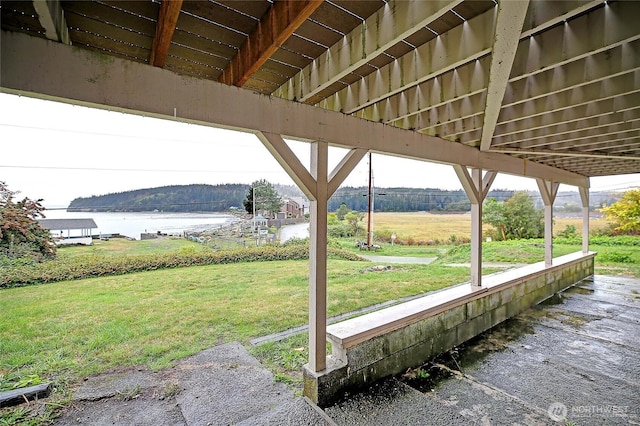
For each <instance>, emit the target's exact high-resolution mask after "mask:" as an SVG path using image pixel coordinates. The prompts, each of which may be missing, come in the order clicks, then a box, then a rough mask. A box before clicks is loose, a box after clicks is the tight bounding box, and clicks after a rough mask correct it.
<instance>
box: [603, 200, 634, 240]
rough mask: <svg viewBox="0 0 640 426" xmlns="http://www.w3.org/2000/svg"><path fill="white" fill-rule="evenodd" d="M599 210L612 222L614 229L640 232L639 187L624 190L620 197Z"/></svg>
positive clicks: (631, 232) (627, 232)
mask: <svg viewBox="0 0 640 426" xmlns="http://www.w3.org/2000/svg"><path fill="white" fill-rule="evenodd" d="M601 211H602V212H603V213H604V214H605V215H606V216H607V219H609V220H611V221H612V222H614V224H615V225H614V226H615V230H616V231H618V232H621V233H626V234H640V189H633V190H631V191H627V192H625V193H624V194H623V195H622V198H621V199H619V200H618V201H616V202H615V203H613V204H611V205H610V206H609V207H603V208H602V209H601Z"/></svg>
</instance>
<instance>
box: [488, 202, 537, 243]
mask: <svg viewBox="0 0 640 426" xmlns="http://www.w3.org/2000/svg"><path fill="white" fill-rule="evenodd" d="M482 219H483V221H484V222H486V223H488V224H490V225H492V226H493V227H494V228H496V229H497V230H498V231H499V235H498V237H500V238H501V239H503V240H511V239H520V238H540V237H542V236H543V235H544V213H543V211H542V210H536V208H535V205H534V204H533V199H532V198H531V196H530V195H529V194H527V193H526V192H516V193H515V194H513V195H512V196H511V198H509V199H508V200H507V201H505V202H502V203H501V202H498V201H497V200H496V199H494V198H489V199H487V201H486V202H485V204H484V207H483V211H482Z"/></svg>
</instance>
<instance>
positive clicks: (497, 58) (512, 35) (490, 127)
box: [480, 0, 529, 151]
mask: <svg viewBox="0 0 640 426" xmlns="http://www.w3.org/2000/svg"><path fill="white" fill-rule="evenodd" d="M528 7H529V1H525V0H518V1H501V2H500V3H499V4H498V18H497V20H496V29H495V38H494V42H493V49H492V51H491V69H490V71H489V87H488V88H487V104H486V107H485V109H484V124H483V126H482V139H481V141H480V149H481V150H482V151H486V150H488V149H489V147H490V146H491V139H492V138H493V132H494V130H495V128H496V124H497V123H498V114H500V108H501V106H502V99H503V97H504V92H505V90H506V88H507V83H508V82H509V75H510V74H511V66H512V65H513V60H514V58H515V56H516V51H517V50H518V43H519V42H520V40H519V35H520V33H521V32H522V24H523V22H524V18H525V15H526V13H527V9H528Z"/></svg>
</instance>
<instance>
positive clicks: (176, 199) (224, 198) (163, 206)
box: [67, 184, 249, 212]
mask: <svg viewBox="0 0 640 426" xmlns="http://www.w3.org/2000/svg"><path fill="white" fill-rule="evenodd" d="M248 188H249V185H243V184H224V185H173V186H162V187H159V188H147V189H138V190H135V191H125V192H118V193H113V194H106V195H98V196H92V197H86V198H76V199H75V200H73V201H72V202H71V204H69V207H68V209H67V210H68V211H96V212H113V211H127V212H141V211H154V210H158V211H165V212H218V211H225V210H229V208H230V207H237V208H240V209H241V208H242V200H243V199H244V197H245V196H246V194H247V190H248Z"/></svg>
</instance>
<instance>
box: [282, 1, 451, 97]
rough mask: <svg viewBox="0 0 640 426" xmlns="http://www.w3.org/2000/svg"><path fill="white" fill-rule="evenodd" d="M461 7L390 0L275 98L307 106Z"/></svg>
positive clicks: (442, 2) (291, 81) (436, 2)
mask: <svg viewBox="0 0 640 426" xmlns="http://www.w3.org/2000/svg"><path fill="white" fill-rule="evenodd" d="M460 3H462V0H435V1H429V2H425V1H423V0H391V1H389V2H388V3H386V4H384V5H383V6H382V7H381V8H380V10H378V11H377V12H376V13H374V14H373V15H372V16H370V17H369V18H367V19H366V20H365V21H364V22H363V23H362V24H360V25H358V26H357V27H356V28H355V29H353V31H351V32H350V33H349V34H347V35H345V36H344V37H343V38H342V39H341V40H340V41H338V42H337V43H336V44H334V45H333V46H331V47H330V48H329V49H328V50H327V51H326V52H325V53H323V54H322V55H320V56H319V57H318V58H317V59H315V60H314V61H313V62H312V63H311V64H309V65H308V66H306V67H305V68H304V69H302V70H301V71H300V72H298V74H296V75H295V76H294V77H292V78H291V79H290V80H288V81H287V83H285V84H284V85H283V86H281V87H280V88H279V89H278V90H276V91H275V92H274V93H273V94H274V95H275V96H278V97H281V98H285V99H288V100H294V99H296V100H298V101H300V102H306V101H307V100H308V99H309V98H312V97H314V96H315V95H316V94H318V93H320V92H321V91H323V90H324V89H326V88H327V87H329V86H331V85H332V84H334V83H335V82H336V81H339V80H340V79H341V78H343V77H344V76H346V75H348V74H349V73H351V72H353V71H355V70H357V69H358V68H360V67H361V66H362V65H364V64H366V63H367V62H369V61H371V60H372V59H373V58H375V57H376V56H379V55H381V54H382V53H383V52H384V51H386V50H387V49H389V48H390V47H392V46H394V45H395V44H397V43H398V42H400V41H401V40H403V39H405V38H407V37H409V36H411V35H412V34H414V33H415V32H416V31H418V30H420V29H422V28H424V27H425V26H427V25H429V24H430V23H432V22H433V21H435V20H436V19H438V18H440V17H441V16H442V15H444V14H445V13H446V12H447V11H449V10H450V9H453V8H454V7H455V6H457V5H458V4H460Z"/></svg>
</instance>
